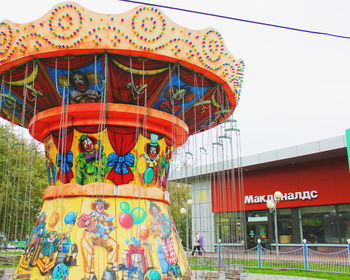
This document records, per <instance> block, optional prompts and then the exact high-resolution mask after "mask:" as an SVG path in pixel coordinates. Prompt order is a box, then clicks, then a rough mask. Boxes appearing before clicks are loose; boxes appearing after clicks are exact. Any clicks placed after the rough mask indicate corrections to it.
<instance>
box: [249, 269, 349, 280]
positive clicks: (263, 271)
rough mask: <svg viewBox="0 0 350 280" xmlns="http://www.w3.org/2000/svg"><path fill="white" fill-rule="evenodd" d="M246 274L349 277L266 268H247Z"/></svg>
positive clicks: (340, 279) (346, 279) (341, 279)
mask: <svg viewBox="0 0 350 280" xmlns="http://www.w3.org/2000/svg"><path fill="white" fill-rule="evenodd" d="M247 271H248V273H259V274H274V275H285V276H298V277H309V278H320V279H331V280H349V279H350V275H348V274H339V273H329V272H318V271H308V272H307V271H303V270H281V269H267V268H260V269H259V268H248V269H247Z"/></svg>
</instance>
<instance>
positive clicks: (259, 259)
mask: <svg viewBox="0 0 350 280" xmlns="http://www.w3.org/2000/svg"><path fill="white" fill-rule="evenodd" d="M261 267H262V265H261V239H258V268H261Z"/></svg>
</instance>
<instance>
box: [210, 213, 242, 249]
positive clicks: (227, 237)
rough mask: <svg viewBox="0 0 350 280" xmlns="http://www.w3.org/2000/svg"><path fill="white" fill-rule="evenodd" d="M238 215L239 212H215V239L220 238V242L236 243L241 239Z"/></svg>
mask: <svg viewBox="0 0 350 280" xmlns="http://www.w3.org/2000/svg"><path fill="white" fill-rule="evenodd" d="M240 215H241V213H240V212H229V213H216V214H215V227H216V228H215V232H216V240H218V239H221V242H222V243H237V242H240V241H241V238H242V231H241V217H240Z"/></svg>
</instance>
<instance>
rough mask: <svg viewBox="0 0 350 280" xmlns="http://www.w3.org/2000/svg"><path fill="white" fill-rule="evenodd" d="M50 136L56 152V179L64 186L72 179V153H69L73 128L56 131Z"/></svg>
mask: <svg viewBox="0 0 350 280" xmlns="http://www.w3.org/2000/svg"><path fill="white" fill-rule="evenodd" d="M51 135H52V139H53V141H54V143H55V145H56V148H57V150H58V154H57V157H56V166H57V167H58V172H57V179H59V180H60V181H61V182H62V183H64V184H66V183H69V182H70V180H71V179H72V178H73V177H74V176H73V172H72V166H73V153H72V152H71V147H72V142H73V136H74V133H73V128H65V129H62V130H56V131H54V132H52V134H51Z"/></svg>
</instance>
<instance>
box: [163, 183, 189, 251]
mask: <svg viewBox="0 0 350 280" xmlns="http://www.w3.org/2000/svg"><path fill="white" fill-rule="evenodd" d="M168 190H169V193H170V202H171V204H170V212H171V215H172V217H173V219H174V223H175V225H176V228H177V231H178V233H179V235H180V238H181V240H182V245H183V246H186V219H188V225H189V228H188V232H189V236H188V238H189V247H190V248H192V245H191V244H192V209H191V207H188V211H187V213H186V214H181V213H180V209H181V208H186V207H187V204H186V202H187V200H188V199H190V198H191V185H188V184H183V183H178V182H169V184H168Z"/></svg>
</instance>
